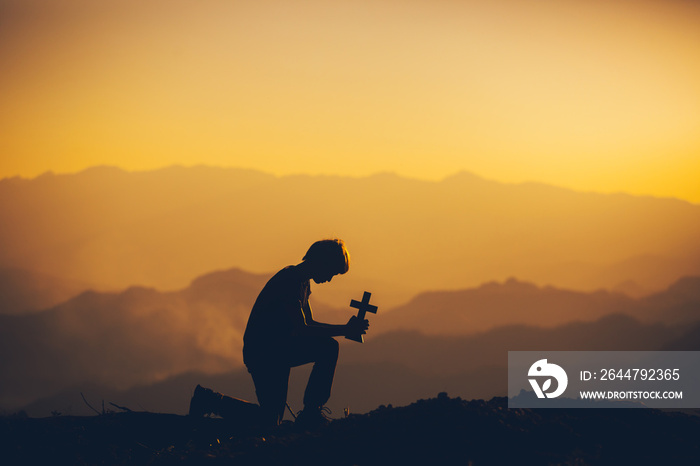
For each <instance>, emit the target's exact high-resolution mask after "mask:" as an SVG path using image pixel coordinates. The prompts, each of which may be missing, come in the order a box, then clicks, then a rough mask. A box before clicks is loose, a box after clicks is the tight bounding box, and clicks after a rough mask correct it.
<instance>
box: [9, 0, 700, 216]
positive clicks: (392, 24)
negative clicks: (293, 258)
mask: <svg viewBox="0 0 700 466" xmlns="http://www.w3.org/2000/svg"><path fill="white" fill-rule="evenodd" d="M0 64H1V65H0V66H1V71H0V102H2V112H0V178H5V177H11V176H17V175H19V176H22V177H35V176H37V175H39V174H41V173H43V172H46V171H49V170H51V171H54V172H57V173H66V172H76V171H80V170H82V169H85V168H86V167H90V166H94V165H115V166H119V167H122V168H125V169H127V170H144V169H155V168H160V167H164V166H169V165H173V164H180V165H186V166H190V165H198V164H206V165H216V166H227V167H246V168H255V169H260V170H263V171H266V172H269V173H274V174H277V175H286V174H291V173H309V174H341V175H351V176H362V175H368V174H372V173H376V172H382V171H392V172H396V173H399V174H401V175H405V176H410V177H415V178H426V179H433V180H437V179H441V178H443V177H445V176H448V175H451V174H453V173H455V172H458V171H461V170H468V171H471V172H474V173H476V174H478V175H480V176H483V177H486V178H490V179H494V180H499V181H504V182H522V181H538V182H544V183H548V184H553V185H558V186H563V187H569V188H573V189H577V190H585V191H601V192H616V191H624V192H629V193H633V194H647V195H654V196H673V197H678V198H681V199H686V200H689V201H691V202H694V203H700V183H699V182H698V180H699V179H700V2H696V1H678V0H656V1H642V0H637V1H624V0H606V1H603V0H494V1H489V2H482V1H470V0H461V1H460V0H430V1H428V0H404V1H399V0H371V1H369V0H367V1H363V0H354V1H346V0H338V1H329V0H318V1H316V0H305V1H289V0H286V1H284V0H279V1H277V0H256V1H232V0H198V1H194V0H191V1H184V0H153V1H143V0H101V1H95V0H55V1H52V0H0Z"/></svg>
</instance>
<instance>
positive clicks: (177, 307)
mask: <svg viewBox="0 0 700 466" xmlns="http://www.w3.org/2000/svg"><path fill="white" fill-rule="evenodd" d="M267 278H268V275H265V274H261V275H258V274H250V273H247V272H244V271H242V270H240V269H231V270H228V271H220V272H214V273H210V274H207V275H205V276H202V277H199V278H197V279H195V280H193V281H192V283H191V284H190V286H189V287H187V288H185V289H183V290H180V291H176V292H159V291H156V290H154V289H148V288H141V287H132V288H129V289H127V290H125V291H123V292H120V293H97V292H85V293H83V294H81V295H79V296H77V297H75V298H72V299H70V300H69V301H67V302H65V303H63V304H61V305H58V306H56V307H54V308H52V309H50V310H47V311H44V312H38V313H33V314H30V315H18V316H0V354H3V355H4V357H3V358H1V359H0V378H1V379H2V380H5V381H7V382H6V383H3V384H2V385H0V406H3V407H17V406H20V405H23V404H26V403H29V402H31V401H33V400H36V399H39V398H43V397H46V396H49V395H51V394H54V393H57V392H59V391H61V390H65V389H68V388H71V387H80V386H83V385H85V384H87V385H88V386H90V385H93V386H94V385H99V386H101V387H109V388H110V389H117V390H124V389H129V388H130V387H133V386H136V385H148V384H152V383H155V382H158V381H162V380H166V379H168V378H170V377H174V376H178V375H180V374H183V373H187V372H190V371H204V372H206V373H212V374H220V373H226V372H228V371H230V370H232V369H237V368H239V367H241V345H242V332H243V329H244V328H245V323H246V320H247V318H248V314H249V312H250V308H251V306H252V304H253V302H254V300H255V297H256V296H257V293H258V292H259V290H260V289H261V288H262V286H263V285H264V283H265V281H266V280H267ZM698 280H699V279H698V278H686V279H683V280H681V281H679V282H678V283H676V284H674V285H673V286H672V287H670V288H669V289H668V290H666V291H664V292H662V293H659V294H657V295H654V296H650V297H648V298H645V299H641V300H634V299H631V298H627V297H625V296H622V295H618V294H613V293H607V292H596V293H582V292H571V291H566V290H558V289H554V288H551V287H545V288H538V287H536V286H534V285H532V284H527V283H522V282H518V281H516V280H510V281H507V282H506V283H504V284H498V283H489V284H486V285H483V286H481V287H479V288H476V289H471V290H463V291H458V292H433V293H427V294H423V295H420V296H419V297H417V298H416V299H414V300H413V301H411V302H410V304H409V305H407V306H402V307H399V308H397V309H394V310H386V311H384V310H383V311H382V312H381V313H380V314H378V315H377V316H373V317H372V319H371V320H372V326H373V327H372V331H373V333H370V334H369V335H368V337H367V344H365V345H357V344H355V343H352V342H346V341H342V342H341V343H343V347H342V352H343V356H342V358H341V367H342V364H346V365H348V366H351V365H355V366H357V368H356V369H353V371H355V372H356V371H361V370H363V368H371V367H380V369H378V370H377V372H378V373H379V374H384V375H386V374H390V373H395V374H394V375H395V379H396V381H398V382H392V381H391V380H390V378H387V377H379V376H378V375H371V374H367V376H366V377H362V376H357V377H356V379H357V380H358V381H364V380H368V379H367V377H369V380H379V379H381V380H384V382H383V386H384V387H387V390H389V388H390V390H391V391H387V396H388V393H394V395H395V396H399V395H400V394H401V393H405V397H404V398H403V399H402V400H403V401H405V402H408V401H410V400H412V399H415V397H418V396H427V395H428V394H429V393H430V392H431V390H440V391H443V390H445V389H446V387H445V386H444V385H445V384H448V385H449V387H453V386H454V385H452V384H451V383H448V382H447V381H446V379H444V378H445V377H448V378H451V377H457V379H454V380H460V381H462V382H463V383H461V382H460V384H458V386H459V387H472V386H473V385H474V382H473V379H471V378H470V376H469V374H470V373H473V372H474V371H481V370H484V369H485V368H492V367H499V366H502V365H503V364H505V359H504V358H505V356H504V355H505V354H506V352H507V351H508V350H515V349H521V350H525V349H533V350H534V349H550V350H552V349H561V350H566V349H570V350H573V349H581V350H583V349H598V350H603V349H608V350H614V349H620V350H621V349H628V350H644V349H659V348H662V347H665V346H668V345H681V344H684V343H683V341H684V340H683V338H684V335H683V333H684V332H685V331H686V330H688V329H692V327H690V326H688V325H685V323H687V322H693V321H700V319H693V315H694V313H697V309H698V301H697V291H696V290H697V288H696V287H695V284H696V283H697V281H698ZM312 299H313V298H312ZM435 303H441V305H440V306H436V304H435ZM312 305H313V307H314V309H315V311H316V312H317V313H318V315H319V317H322V318H324V320H328V321H331V322H344V321H345V320H346V319H347V316H348V315H349V313H351V310H350V308H346V309H332V308H329V307H327V306H324V305H323V303H319V302H313V303H312ZM676 311H677V312H676ZM681 311H683V312H685V311H688V312H687V313H684V314H678V312H681ZM693 311H695V312H693ZM604 312H607V313H610V314H612V313H618V314H619V313H621V312H625V313H626V314H627V315H628V316H626V317H625V316H620V315H617V316H609V317H604V318H603V319H602V320H601V319H599V320H595V321H593V322H590V321H591V320H594V319H597V318H599V317H600V316H602V315H603V313H604ZM463 314H466V316H467V317H469V318H465V317H463ZM629 315H635V316H637V317H638V318H639V319H641V320H643V321H644V322H646V323H644V324H642V323H640V322H638V321H637V320H634V319H632V318H631V317H629ZM678 315H682V316H683V319H681V318H679V317H678ZM474 316H478V320H477V321H473V319H474V318H475V317H474ZM552 316H553V317H552ZM667 318H668V323H669V324H675V323H678V324H679V325H680V326H679V327H672V326H669V325H666V324H665V323H664V322H666V320H665V319H667ZM469 319H472V320H469ZM585 321H588V322H585ZM567 322H568V323H567ZM655 322H660V323H655ZM517 323H521V324H523V325H515V324H517ZM565 323H566V324H565ZM524 324H527V325H524ZM557 324H559V325H558V326H556V327H553V326H554V325H557ZM561 324H564V325H561ZM681 324H683V325H681ZM499 326H500V327H499ZM540 326H547V327H550V328H539V327H540ZM400 329H403V330H404V331H399V330H400ZM486 329H491V330H488V331H485V330H486ZM421 332H423V333H428V334H430V335H423V334H422V333H421ZM450 335H451V336H450ZM686 346H687V343H686ZM385 364H388V365H389V366H390V367H395V368H399V369H392V370H389V369H387V367H383V365H385ZM402 370H404V371H408V373H403V372H401V371H402ZM397 371H398V372H397ZM340 373H341V374H342V371H340ZM436 375H439V376H440V377H443V378H442V379H440V378H438V379H434V378H432V377H434V376H436ZM338 377H340V378H339V379H338V380H339V382H338V385H339V386H340V385H343V383H342V382H340V381H341V380H342V375H338ZM377 377H379V379H378V378H377ZM465 380H472V382H469V383H467V382H464V381H465ZM478 380H480V381H481V382H479V383H480V384H481V385H480V386H481V387H482V388H480V389H479V390H478V391H477V392H476V393H472V392H463V391H462V389H461V388H456V389H451V392H453V393H459V394H461V395H463V396H467V395H469V396H482V397H483V396H493V395H497V394H499V393H494V392H493V391H492V390H495V389H496V388H494V387H497V386H499V385H498V380H500V379H498V377H496V376H494V377H492V378H491V379H484V378H480V379H478ZM409 381H410V382H409ZM363 383H364V382H359V383H355V382H352V381H350V382H348V384H347V387H349V388H348V390H350V392H351V393H361V392H362V390H363V388H362V386H363V385H362V384H363ZM404 385H406V386H410V387H412V388H411V389H408V390H406V389H405V388H402V387H403V386H404ZM502 386H505V385H502ZM416 387H426V388H425V391H423V392H416V391H415V388H416ZM466 389H469V390H470V389H471V388H465V390H466ZM76 390H77V389H75V390H73V395H75V393H76V392H77V391H76ZM336 390H344V389H343V388H336ZM78 391H79V390H78ZM224 392H227V393H228V391H226V390H224ZM233 393H238V392H237V391H235V390H234V391H233ZM350 399H352V397H351V396H349V397H348V400H350ZM388 402H392V401H390V400H384V399H374V398H370V399H367V400H361V401H360V402H359V403H360V405H361V406H366V407H367V409H369V408H371V407H372V406H373V403H388ZM356 403H358V402H357V401H355V402H353V404H356Z"/></svg>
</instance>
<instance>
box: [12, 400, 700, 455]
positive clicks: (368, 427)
mask: <svg viewBox="0 0 700 466" xmlns="http://www.w3.org/2000/svg"><path fill="white" fill-rule="evenodd" d="M0 463H1V464H4V465H9V464H23V465H25V464H74V465H88V464H90V465H93V464H105V465H107V464H109V465H113V464H117V465H119V464H148V465H161V464H232V465H252V464H256V465H257V464H295V465H296V464H298V465H314V464H338V465H354V464H357V465H375V464H376V465H380V464H381V465H386V464H436V465H437V464H460V465H469V464H471V465H476V466H478V465H482V464H483V465H488V464H543V465H554V464H568V465H588V464H606V465H608V464H609V465H623V464H624V465H627V464H664V465H676V464H693V465H696V464H700V417H697V416H690V415H686V414H682V413H673V412H662V411H658V410H651V409H569V410H566V409H537V410H530V409H508V408H507V401H506V399H505V398H493V399H491V400H489V401H483V400H473V401H465V400H461V399H459V398H449V397H448V396H447V395H445V394H440V395H439V396H438V397H437V398H432V399H428V400H419V401H417V402H415V403H413V404H411V405H409V406H405V407H396V408H394V407H391V406H388V407H384V406H382V407H379V408H378V409H376V410H374V411H372V412H370V413H368V414H365V415H350V416H349V417H347V418H343V419H338V420H335V421H333V422H332V423H331V424H330V425H329V426H327V427H325V428H323V429H321V430H319V431H317V432H301V431H299V430H297V429H295V428H294V426H293V425H292V424H287V425H283V426H281V427H280V428H279V429H277V430H276V431H274V432H268V433H265V432H254V431H251V430H250V429H245V428H242V427H240V426H235V425H231V424H230V423H227V422H226V421H225V420H223V419H213V418H205V419H201V420H197V421H194V420H191V419H189V418H187V417H186V416H178V415H172V414H157V413H148V412H119V413H106V414H103V415H99V416H92V417H74V416H60V415H59V416H54V417H50V418H26V417H22V416H17V415H15V416H6V417H2V418H0Z"/></svg>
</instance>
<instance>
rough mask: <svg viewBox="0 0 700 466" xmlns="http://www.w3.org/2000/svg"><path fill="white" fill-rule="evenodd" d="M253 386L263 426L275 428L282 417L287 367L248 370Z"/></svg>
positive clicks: (287, 377) (285, 396)
mask: <svg viewBox="0 0 700 466" xmlns="http://www.w3.org/2000/svg"><path fill="white" fill-rule="evenodd" d="M248 370H249V372H250V375H251V376H252V377H253V383H254V384H255V394H256V395H257V397H258V403H260V414H261V418H262V422H263V425H265V426H276V425H278V424H279V423H280V422H281V421H282V418H283V417H284V408H285V406H286V404H287V389H288V387H289V367H287V366H279V365H275V366H261V367H255V368H253V369H250V368H249V369H248Z"/></svg>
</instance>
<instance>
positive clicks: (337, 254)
mask: <svg viewBox="0 0 700 466" xmlns="http://www.w3.org/2000/svg"><path fill="white" fill-rule="evenodd" d="M302 260H305V261H306V260H308V261H309V262H313V263H316V264H322V263H325V264H328V265H329V266H330V267H332V270H334V271H335V272H337V273H340V274H343V273H345V272H347V271H348V270H349V269H350V254H348V250H347V248H346V247H345V243H344V242H343V240H342V239H323V240H321V241H316V242H315V243H314V244H312V245H311V247H310V248H309V250H308V251H306V255H304V258H303V259H302Z"/></svg>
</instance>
